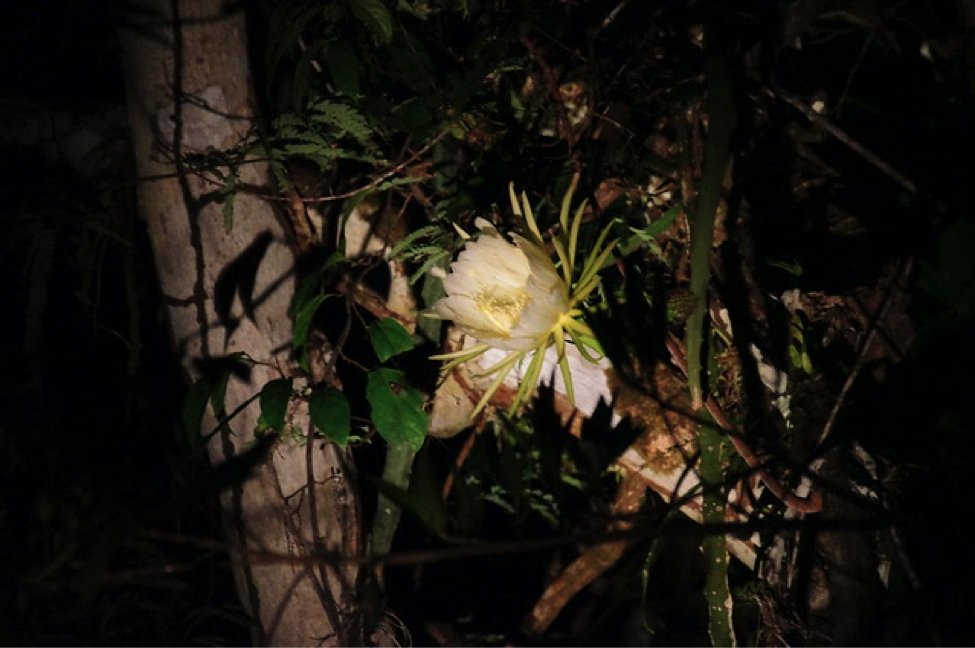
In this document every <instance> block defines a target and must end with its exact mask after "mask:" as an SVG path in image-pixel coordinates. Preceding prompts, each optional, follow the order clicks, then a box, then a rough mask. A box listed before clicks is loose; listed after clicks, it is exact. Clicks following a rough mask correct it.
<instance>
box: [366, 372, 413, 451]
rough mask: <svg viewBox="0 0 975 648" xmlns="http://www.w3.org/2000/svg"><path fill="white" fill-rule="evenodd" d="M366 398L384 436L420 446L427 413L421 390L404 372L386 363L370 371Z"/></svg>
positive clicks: (399, 442) (378, 428)
mask: <svg viewBox="0 0 975 648" xmlns="http://www.w3.org/2000/svg"><path fill="white" fill-rule="evenodd" d="M366 399H368V401H369V405H371V406H372V421H373V423H375V424H376V429H377V430H379V434H380V435H382V437H383V438H384V439H386V440H387V441H388V442H389V443H392V444H401V443H408V444H409V445H410V446H411V447H412V448H413V449H414V450H419V449H420V447H421V446H422V445H423V439H424V438H425V437H426V435H427V413H426V412H425V411H424V410H423V397H422V396H421V395H420V392H418V391H417V390H416V389H415V388H414V387H413V386H412V385H410V383H409V381H407V380H406V376H404V375H403V373H402V372H400V371H397V370H395V369H388V368H386V367H380V368H379V369H376V370H374V371H372V372H370V373H369V382H368V383H367V385H366Z"/></svg>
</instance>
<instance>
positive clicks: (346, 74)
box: [328, 40, 360, 97]
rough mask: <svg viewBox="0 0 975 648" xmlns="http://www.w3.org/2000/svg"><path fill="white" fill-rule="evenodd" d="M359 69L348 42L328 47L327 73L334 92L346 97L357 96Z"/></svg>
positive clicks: (357, 61)
mask: <svg viewBox="0 0 975 648" xmlns="http://www.w3.org/2000/svg"><path fill="white" fill-rule="evenodd" d="M359 69H360V66H359V59H358V57H356V55H355V49H354V48H353V47H352V44H351V43H350V42H349V41H347V40H340V41H336V42H334V43H332V44H331V45H329V47H328V73H329V75H330V76H331V77H332V82H333V83H334V84H335V89H336V90H338V91H339V92H340V93H342V94H344V95H346V96H348V97H355V96H356V95H358V94H359Z"/></svg>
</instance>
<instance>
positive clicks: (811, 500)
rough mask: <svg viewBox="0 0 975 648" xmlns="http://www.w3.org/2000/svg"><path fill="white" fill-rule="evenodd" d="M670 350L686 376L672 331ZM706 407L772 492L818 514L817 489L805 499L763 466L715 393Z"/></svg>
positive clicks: (792, 505)
mask: <svg viewBox="0 0 975 648" xmlns="http://www.w3.org/2000/svg"><path fill="white" fill-rule="evenodd" d="M666 343H667V350H668V351H670V357H671V359H672V360H673V361H674V364H675V365H677V367H678V368H679V369H680V370H681V371H682V372H684V375H685V376H686V375H687V356H686V355H685V353H684V349H683V346H682V345H681V343H680V342H679V341H678V340H677V339H676V338H675V337H674V336H673V335H671V334H668V335H667V339H666ZM704 406H705V407H706V408H707V410H708V412H709V413H710V414H711V417H712V418H714V422H715V423H717V424H718V427H719V428H721V430H722V432H724V433H725V434H727V435H728V438H729V439H730V440H731V443H732V444H733V445H734V446H735V450H736V451H737V452H738V454H739V455H741V458H742V459H744V460H745V463H747V464H748V467H749V468H751V469H752V470H754V471H755V475H756V476H757V477H758V478H759V479H760V480H762V483H763V484H765V486H766V488H768V489H769V492H770V493H772V495H774V496H775V497H777V498H778V499H780V500H781V501H782V503H783V504H785V505H786V506H788V507H789V508H791V509H793V510H796V511H799V512H800V513H818V512H819V511H821V510H822V508H823V498H822V495H820V493H819V492H818V491H815V490H814V491H812V492H811V493H810V494H809V497H808V498H802V497H799V496H798V495H796V494H795V493H793V492H791V491H790V490H788V489H787V488H786V487H785V486H783V485H782V483H781V482H780V481H779V480H778V479H777V478H776V477H775V476H774V475H773V474H772V473H770V472H769V471H768V470H767V469H766V468H765V466H764V464H763V462H762V460H761V459H760V458H759V457H758V455H756V454H755V451H754V450H752V448H751V446H749V445H748V442H747V441H745V438H744V437H743V436H742V434H741V432H739V431H738V430H737V429H736V428H735V426H734V425H732V423H731V421H729V420H728V417H727V416H726V415H725V413H724V410H722V409H721V405H719V404H718V401H717V400H715V398H714V396H712V395H710V394H709V395H708V397H707V399H706V400H705V401H704Z"/></svg>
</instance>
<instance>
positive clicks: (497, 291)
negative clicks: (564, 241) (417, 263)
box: [433, 218, 569, 351]
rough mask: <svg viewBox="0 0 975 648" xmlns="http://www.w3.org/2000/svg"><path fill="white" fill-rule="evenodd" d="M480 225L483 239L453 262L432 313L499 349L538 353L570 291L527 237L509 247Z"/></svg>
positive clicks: (566, 306) (487, 225) (479, 221)
mask: <svg viewBox="0 0 975 648" xmlns="http://www.w3.org/2000/svg"><path fill="white" fill-rule="evenodd" d="M476 224H477V226H478V228H479V229H480V230H481V235H480V237H479V238H478V239H477V240H476V241H470V242H468V243H467V245H466V247H465V249H464V251H463V252H461V253H460V256H459V257H458V258H457V260H456V261H454V263H453V264H451V267H450V274H449V275H446V276H445V277H444V290H446V292H447V296H446V297H444V298H443V299H441V300H440V301H438V302H437V303H436V304H434V306H433V312H434V313H436V314H437V315H439V316H440V317H442V318H443V319H450V320H453V321H454V324H456V325H457V326H458V327H459V328H460V330H462V331H463V332H464V333H467V334H468V335H470V336H472V337H474V338H476V339H477V340H478V341H479V342H483V343H485V344H487V345H489V346H492V347H495V348H497V349H505V350H508V351H528V350H531V349H534V348H535V347H537V346H538V345H539V344H541V343H543V342H544V341H545V339H546V338H547V337H548V336H549V335H550V334H551V332H552V330H553V328H554V327H555V326H557V325H558V323H559V321H560V320H561V319H562V316H563V315H564V314H565V313H568V312H569V291H568V287H567V286H566V285H565V283H564V282H563V281H562V279H561V277H559V274H558V271H557V270H556V269H555V264H553V263H552V260H551V259H550V258H549V257H548V255H546V254H545V253H544V252H543V251H542V250H539V249H538V248H536V247H535V246H534V245H533V244H532V243H530V242H529V241H528V240H527V239H524V238H522V237H520V236H517V237H515V241H516V242H517V244H513V243H509V242H508V241H507V240H505V239H504V237H502V236H501V234H500V233H499V232H498V230H496V229H495V228H494V226H493V225H491V224H490V223H489V222H488V221H486V220H484V219H483V218H479V219H477V221H476Z"/></svg>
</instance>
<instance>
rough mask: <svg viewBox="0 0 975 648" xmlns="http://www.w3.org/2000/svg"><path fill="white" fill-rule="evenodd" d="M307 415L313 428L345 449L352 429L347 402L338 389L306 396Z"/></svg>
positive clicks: (320, 391)
mask: <svg viewBox="0 0 975 648" xmlns="http://www.w3.org/2000/svg"><path fill="white" fill-rule="evenodd" d="M308 414H309V416H311V422H312V423H314V424H315V427H316V428H318V429H319V430H321V431H322V433H323V434H325V436H327V437H328V438H329V439H331V440H332V441H334V442H335V443H337V444H338V445H340V446H342V447H343V448H344V447H345V444H347V443H348V442H349V431H350V430H351V428H352V412H351V409H350V408H349V401H348V399H347V398H346V397H345V394H343V393H342V392H341V391H339V390H338V389H335V388H334V387H329V388H327V389H316V390H314V391H313V392H312V393H311V395H309V396H308Z"/></svg>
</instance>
